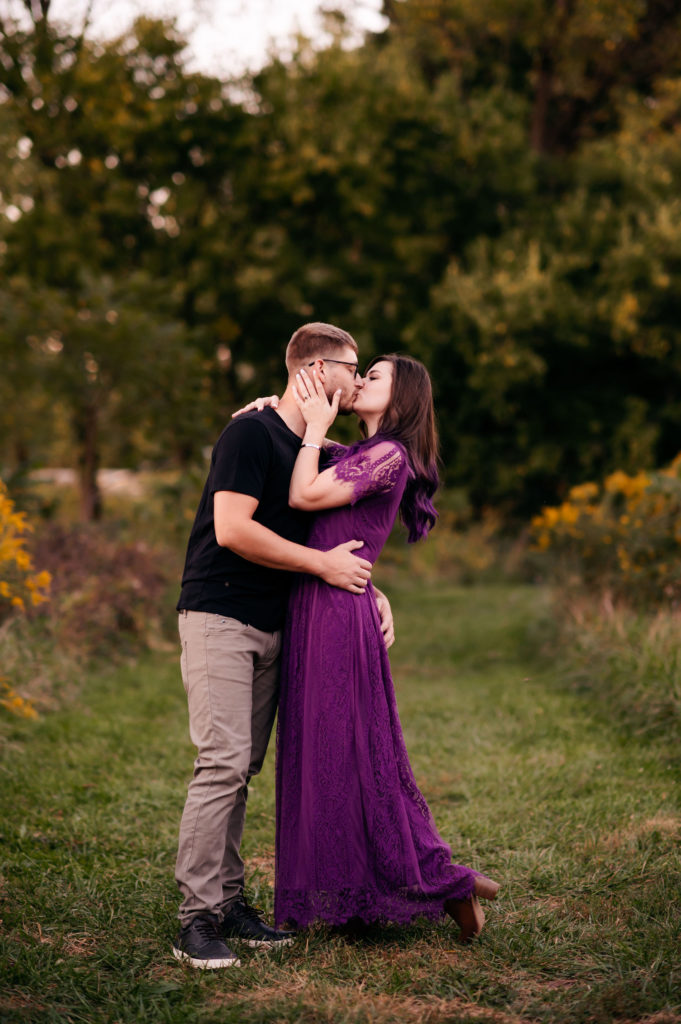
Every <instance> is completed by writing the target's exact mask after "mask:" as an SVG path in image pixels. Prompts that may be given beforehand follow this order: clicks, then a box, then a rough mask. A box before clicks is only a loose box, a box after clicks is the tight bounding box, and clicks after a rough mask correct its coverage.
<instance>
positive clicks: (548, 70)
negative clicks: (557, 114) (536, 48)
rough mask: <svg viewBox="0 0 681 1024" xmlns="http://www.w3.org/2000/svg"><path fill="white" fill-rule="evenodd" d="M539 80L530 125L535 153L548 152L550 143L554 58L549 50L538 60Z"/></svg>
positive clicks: (531, 140) (531, 141)
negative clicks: (550, 108) (550, 104)
mask: <svg viewBox="0 0 681 1024" xmlns="http://www.w3.org/2000/svg"><path fill="white" fill-rule="evenodd" d="M537 63H538V66H537V81H536V85H535V90H534V103H533V104H532V123H531V126H530V145H531V146H532V149H533V150H534V151H535V153H546V152H548V150H549V149H550V144H549V132H548V124H549V103H550V102H551V95H552V93H553V59H552V57H551V55H550V53H549V52H548V51H546V50H545V51H544V52H543V53H542V54H541V56H540V58H539V61H538V62H537Z"/></svg>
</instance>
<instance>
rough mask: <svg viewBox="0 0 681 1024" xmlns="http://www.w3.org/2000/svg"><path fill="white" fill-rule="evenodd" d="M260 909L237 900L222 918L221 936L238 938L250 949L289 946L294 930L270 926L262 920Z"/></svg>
mask: <svg viewBox="0 0 681 1024" xmlns="http://www.w3.org/2000/svg"><path fill="white" fill-rule="evenodd" d="M261 914H262V910H258V908H257V907H251V906H249V904H248V903H246V901H245V900H237V901H236V902H235V903H233V904H232V906H231V907H230V908H229V910H228V911H227V913H226V914H225V916H224V918H223V920H222V928H221V931H222V936H223V938H225V939H239V940H240V941H241V942H245V943H246V945H247V946H250V947H251V948H252V949H279V948H281V947H282V946H290V945H291V944H292V942H293V939H294V937H295V932H282V931H278V930H277V929H276V928H270V926H269V925H268V924H265V922H264V921H263V920H262V918H261V917H260V915H261Z"/></svg>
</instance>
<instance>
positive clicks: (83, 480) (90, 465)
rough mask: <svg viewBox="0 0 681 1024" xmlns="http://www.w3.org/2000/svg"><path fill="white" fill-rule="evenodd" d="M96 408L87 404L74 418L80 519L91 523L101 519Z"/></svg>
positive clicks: (92, 404)
mask: <svg viewBox="0 0 681 1024" xmlns="http://www.w3.org/2000/svg"><path fill="white" fill-rule="evenodd" d="M98 426H99V423H98V414H97V406H96V405H95V404H94V403H91V402H88V403H86V404H85V405H83V406H81V408H80V409H78V410H77V412H76V414H75V416H74V431H75V435H76V443H77V446H78V447H77V450H78V483H79V487H80V518H81V519H82V520H84V521H85V522H93V521H95V520H98V519H101V518H102V495H101V491H100V490H99V485H98V483H97V470H98V469H99V444H98V442H99V436H98Z"/></svg>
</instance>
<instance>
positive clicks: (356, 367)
mask: <svg viewBox="0 0 681 1024" xmlns="http://www.w3.org/2000/svg"><path fill="white" fill-rule="evenodd" d="M320 359H321V360H322V362H324V363H339V364H340V365H341V366H351V367H352V369H353V374H352V376H353V377H356V376H357V374H358V373H359V364H358V363H348V362H346V361H345V359H327V358H326V356H320ZM316 362H317V360H316V359H314V360H313V361H312V362H311V363H308V364H307V365H308V366H314V364H315V363H316Z"/></svg>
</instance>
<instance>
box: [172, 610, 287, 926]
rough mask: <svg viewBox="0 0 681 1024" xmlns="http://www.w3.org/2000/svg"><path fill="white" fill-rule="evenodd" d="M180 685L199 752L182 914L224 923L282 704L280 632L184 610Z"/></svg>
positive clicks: (240, 878) (183, 839)
mask: <svg viewBox="0 0 681 1024" xmlns="http://www.w3.org/2000/svg"><path fill="white" fill-rule="evenodd" d="M179 627H180V640H181V642H182V662H181V664H182V681H183V683H184V686H185V690H186V691H187V699H188V703H189V733H190V736H191V739H192V742H193V743H194V744H195V745H196V747H197V749H198V757H197V758H196V761H195V762H194V777H193V778H192V780H191V782H190V783H189V789H188V793H187V802H186V804H185V808H184V813H183V815H182V822H181V824H180V842H179V848H178V852H177V864H176V867H175V878H176V880H177V884H178V886H179V887H180V891H181V893H182V896H183V900H182V904H181V906H180V912H179V917H180V921H181V923H182V924H183V925H184V924H187V922H188V921H190V920H191V918H192V917H194V916H195V915H196V914H197V913H202V912H208V913H211V914H217V915H218V917H220V918H222V915H223V913H224V912H225V911H226V910H227V909H228V908H229V906H230V904H231V903H232V902H233V901H234V899H235V898H236V897H237V896H239V894H240V893H241V891H242V889H243V884H244V865H243V861H242V859H241V856H240V854H239V848H240V846H241V833H242V831H243V826H244V818H245V815H246V798H247V794H248V783H249V781H250V779H251V777H252V776H253V775H255V774H257V772H259V771H260V769H261V767H262V763H263V761H264V759H265V753H266V751H267V744H268V741H269V738H270V733H271V731H272V724H273V722H274V716H275V713H276V707H277V697H278V672H279V651H280V647H281V634H280V633H279V632H277V633H264V632H262V630H259V629H255V627H254V626H245V625H244V624H243V623H241V622H238V621H237V620H236V619H230V618H225V617H224V616H222V615H214V614H211V613H209V612H191V611H183V612H180V619H179Z"/></svg>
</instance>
